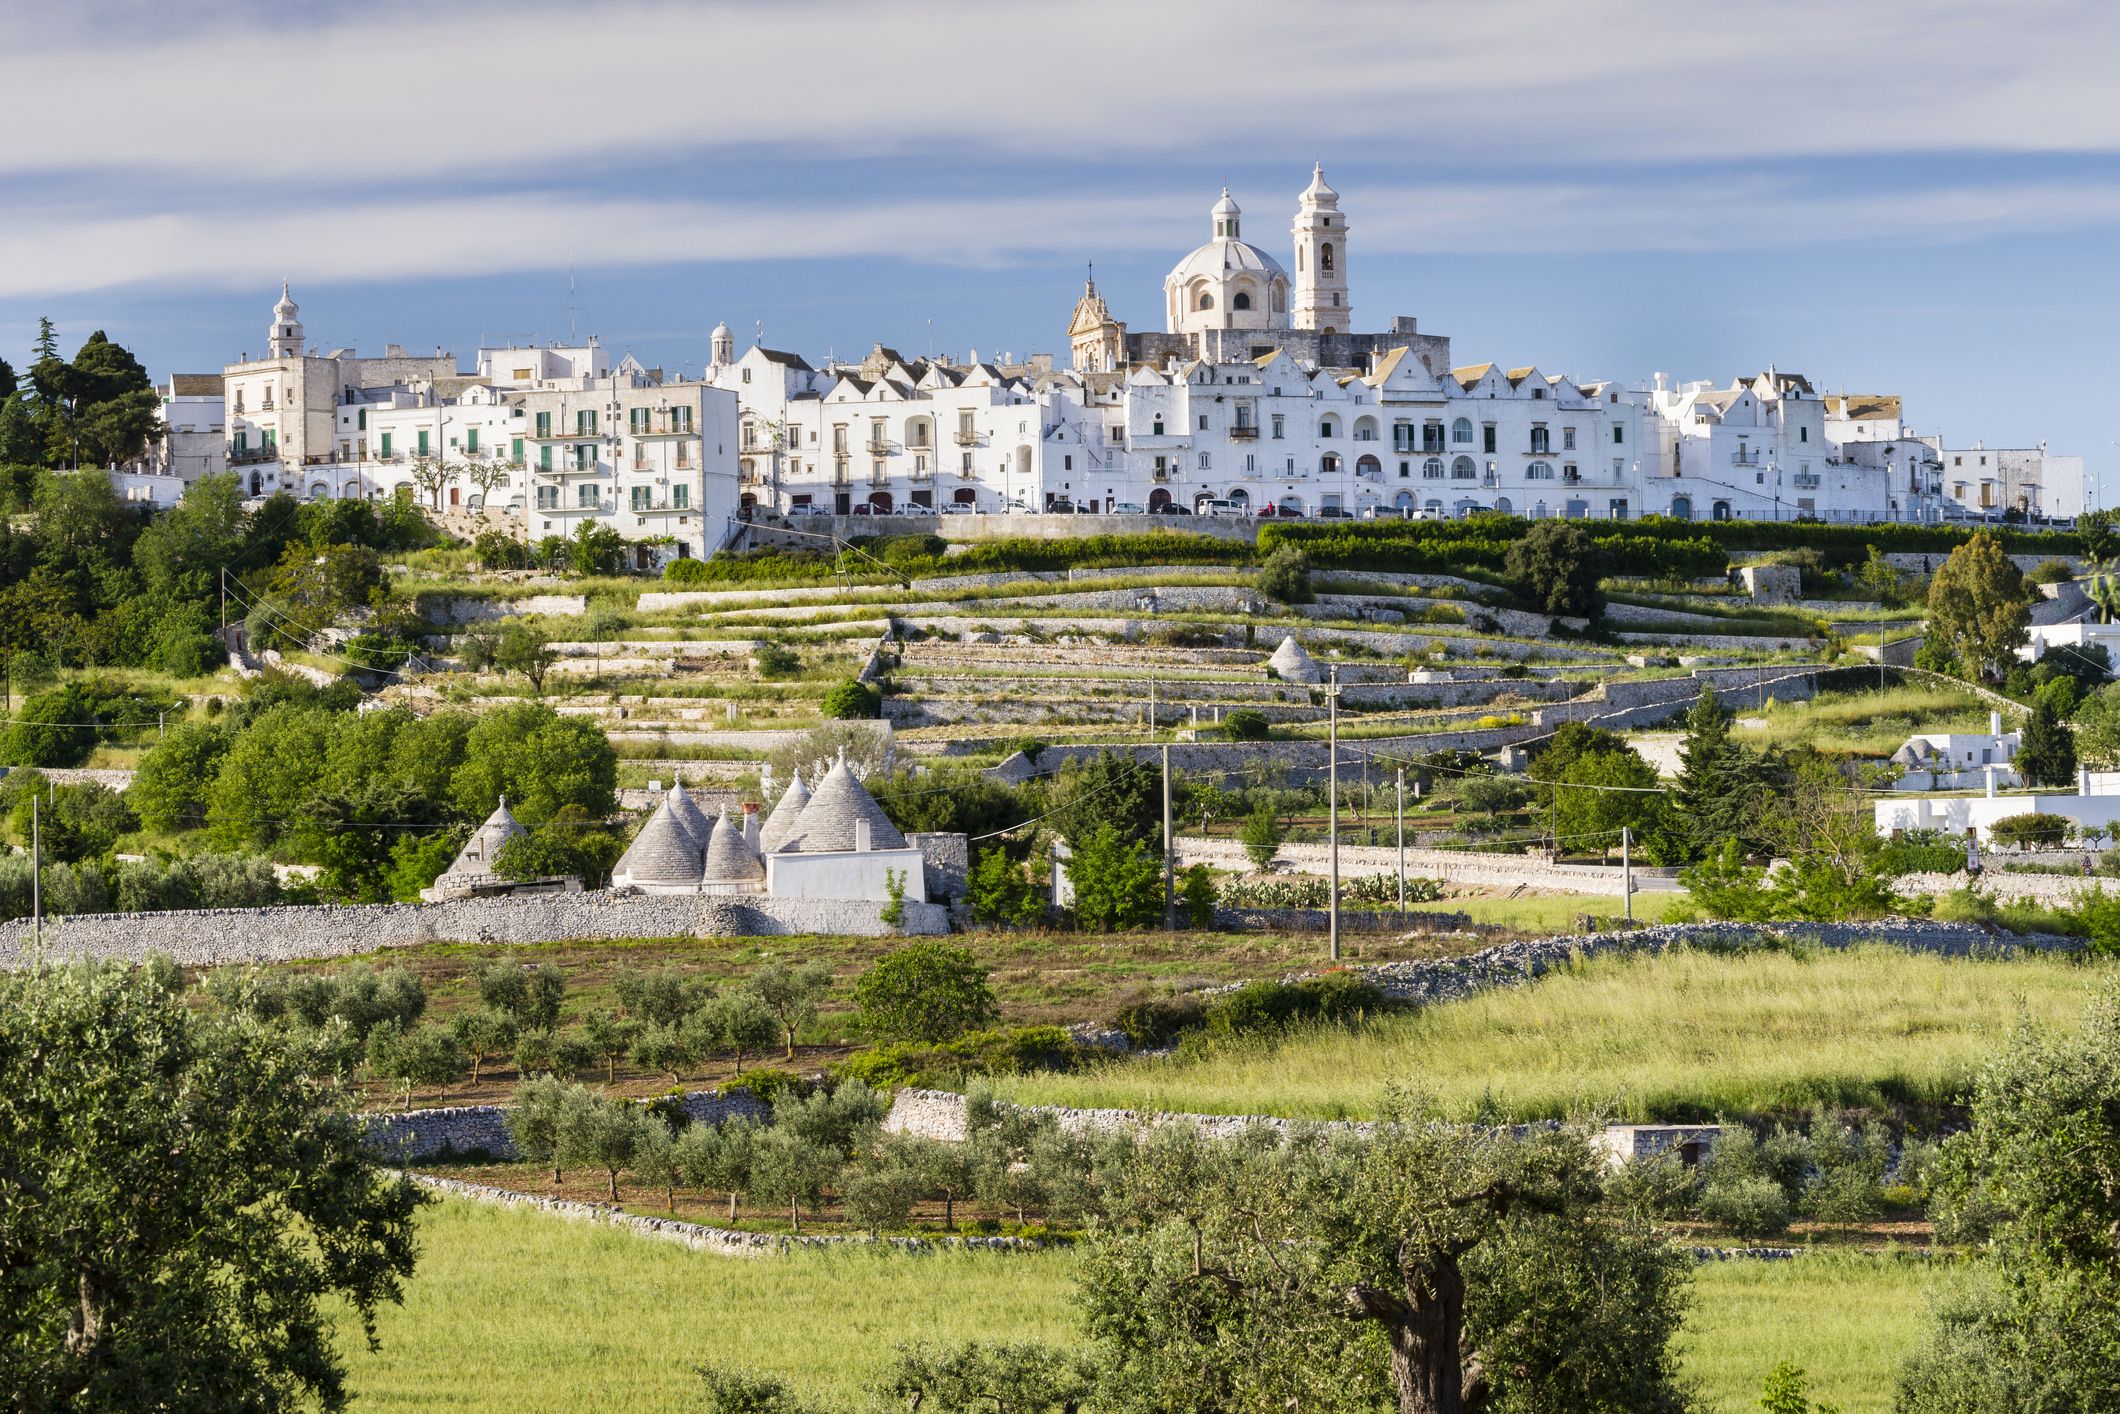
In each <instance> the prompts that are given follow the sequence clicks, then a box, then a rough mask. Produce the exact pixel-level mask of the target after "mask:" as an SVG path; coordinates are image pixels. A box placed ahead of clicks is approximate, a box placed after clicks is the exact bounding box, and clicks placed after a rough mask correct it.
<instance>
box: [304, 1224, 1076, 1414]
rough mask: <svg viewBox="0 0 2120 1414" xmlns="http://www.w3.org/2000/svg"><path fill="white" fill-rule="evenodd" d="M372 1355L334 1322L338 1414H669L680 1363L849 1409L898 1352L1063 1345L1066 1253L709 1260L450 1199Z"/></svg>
mask: <svg viewBox="0 0 2120 1414" xmlns="http://www.w3.org/2000/svg"><path fill="white" fill-rule="evenodd" d="M420 1237H421V1242H420V1257H419V1267H418V1270H417V1271H416V1273H415V1275H414V1277H413V1279H412V1281H411V1283H410V1284H409V1286H408V1287H407V1289H406V1293H405V1304H404V1306H402V1307H392V1308H386V1309H385V1310H384V1311H383V1313H382V1315H381V1319H380V1331H379V1334H380V1337H381V1340H382V1348H381V1350H380V1351H378V1352H376V1353H374V1354H370V1353H368V1352H367V1351H365V1350H363V1349H362V1348H361V1343H360V1339H359V1328H358V1327H357V1326H354V1325H352V1324H351V1323H348V1325H347V1327H346V1328H345V1329H344V1330H343V1331H342V1333H341V1338H340V1342H339V1344H340V1348H341V1350H342V1352H344V1354H345V1357H346V1361H347V1364H348V1366H349V1368H350V1371H351V1376H352V1378H351V1381H350V1383H351V1386H352V1388H353V1391H354V1392H355V1395H356V1401H355V1406H354V1407H356V1408H359V1409H368V1410H392V1411H398V1410H430V1409H431V1410H450V1411H467V1410H491V1411H495V1414H501V1412H502V1411H505V1412H506V1414H545V1411H550V1414H590V1412H591V1411H611V1414H621V1411H622V1412H623V1414H662V1411H669V1414H678V1411H688V1410H692V1409H695V1408H697V1407H698V1403H697V1395H698V1389H699V1384H698V1380H697V1378H696V1376H695V1375H694V1374H693V1367H695V1366H696V1365H698V1364H700V1363H702V1362H705V1361H713V1362H717V1363H721V1364H727V1365H733V1366H737V1367H740V1368H748V1369H752V1370H757V1371H766V1372H772V1373H775V1374H778V1375H780V1376H782V1377H783V1378H786V1379H788V1380H790V1381H791V1382H793V1383H794V1384H795V1385H796V1386H797V1387H798V1388H799V1390H800V1391H801V1392H802V1393H803V1394H804V1395H805V1396H807V1397H809V1398H810V1399H812V1400H815V1401H819V1402H824V1401H829V1402H831V1403H832V1404H834V1405H838V1406H842V1407H844V1406H849V1405H854V1404H855V1403H856V1401H857V1399H858V1397H859V1396H860V1395H861V1393H862V1392H863V1391H864V1390H865V1389H866V1388H867V1386H868V1385H869V1384H870V1383H871V1382H872V1381H873V1380H875V1379H876V1378H877V1377H878V1376H880V1375H881V1374H882V1373H883V1372H884V1371H885V1370H886V1369H887V1368H888V1366H889V1364H890V1361H891V1356H892V1348H893V1346H894V1345H896V1344H897V1343H898V1342H899V1341H911V1340H931V1341H958V1340H971V1339H985V1340H1046V1341H1054V1342H1062V1341H1067V1340H1070V1339H1072V1338H1073V1313H1072V1312H1071V1311H1070V1310H1069V1308H1068V1305H1067V1292H1068V1288H1069V1282H1070V1277H1071V1273H1072V1271H1073V1260H1074V1259H1073V1258H1072V1257H1071V1256H1069V1255H1068V1254H1066V1253H1062V1252H1048V1253H1036V1254H1022V1253H992V1252H948V1251H941V1252H930V1253H922V1254H903V1253H897V1252H890V1253H884V1252H876V1251H873V1250H866V1249H861V1248H848V1249H845V1250H832V1251H821V1252H820V1251H800V1252H791V1253H788V1254H785V1255H781V1256H772V1257H759V1258H750V1259H745V1258H730V1257H716V1256H710V1255H706V1254H703V1253H698V1252H692V1251H689V1250H687V1249H685V1248H682V1247H679V1246H676V1245H675V1244H671V1243H662V1242H654V1241H650V1240H647V1239H644V1238H640V1237H636V1236H633V1235H632V1234H630V1233H627V1232H622V1231H619V1230H616V1229H612V1228H607V1227H602V1226H596V1225H591V1224H588V1223H577V1222H569V1221H567V1220H566V1219H563V1218H557V1217H553V1216H550V1215H547V1214H543V1213H535V1212H516V1211H508V1210H502V1209H495V1208H487V1207H481V1206H478V1205H475V1204H471V1203H467V1202H462V1201H456V1200H450V1201H445V1202H443V1203H440V1204H438V1205H436V1206H435V1207H433V1208H430V1209H429V1210H427V1212H426V1213H425V1214H424V1215H423V1216H422V1217H421V1219H420Z"/></svg>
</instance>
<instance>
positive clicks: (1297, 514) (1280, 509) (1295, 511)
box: [1268, 503, 1303, 520]
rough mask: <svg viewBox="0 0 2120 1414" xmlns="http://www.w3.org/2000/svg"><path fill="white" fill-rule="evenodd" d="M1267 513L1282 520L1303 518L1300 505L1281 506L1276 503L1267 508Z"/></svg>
mask: <svg viewBox="0 0 2120 1414" xmlns="http://www.w3.org/2000/svg"><path fill="white" fill-rule="evenodd" d="M1268 514H1270V515H1273V516H1276V517H1278V518H1280V519H1282V520H1301V519H1302V518H1303V508H1302V507H1301V506H1283V505H1280V504H1278V503H1277V504H1275V505H1273V506H1272V507H1270V508H1269V509H1268Z"/></svg>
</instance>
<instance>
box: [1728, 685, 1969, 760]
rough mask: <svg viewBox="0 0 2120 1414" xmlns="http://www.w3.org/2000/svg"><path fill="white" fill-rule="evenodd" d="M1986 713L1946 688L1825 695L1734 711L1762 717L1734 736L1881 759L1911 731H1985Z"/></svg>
mask: <svg viewBox="0 0 2120 1414" xmlns="http://www.w3.org/2000/svg"><path fill="white" fill-rule="evenodd" d="M1987 714H1988V709H1987V706H1986V704H1985V703H1983V702H1982V701H1981V700H1980V699H1979V698H1977V697H1975V696H1974V695H1973V694H1972V693H1970V692H1958V691H1953V690H1952V689H1950V688H1947V687H1926V686H1924V687H1913V686H1901V687H1890V688H1885V689H1883V690H1881V691H1876V692H1828V693H1820V694H1819V695H1818V696H1817V697H1815V698H1812V699H1811V700H1810V701H1807V702H1775V703H1772V704H1771V705H1769V706H1768V707H1767V708H1766V709H1765V710H1764V711H1759V710H1753V709H1748V708H1739V709H1738V715H1739V716H1741V717H1763V718H1764V719H1765V720H1766V726H1765V727H1764V728H1761V727H1740V728H1739V729H1738V731H1737V735H1738V737H1739V738H1740V739H1741V740H1743V741H1745V742H1747V743H1748V744H1749V745H1752V746H1778V747H1793V746H1800V745H1810V746H1815V747H1817V748H1818V749H1819V750H1820V751H1824V752H1829V753H1834V754H1844V755H1867V756H1882V755H1888V754H1890V753H1891V752H1893V751H1896V750H1898V749H1899V747H1900V746H1901V744H1903V743H1904V742H1905V741H1906V739H1907V738H1908V737H1910V736H1912V735H1913V734H1914V733H1916V732H1953V731H1955V732H1974V731H1985V730H1987Z"/></svg>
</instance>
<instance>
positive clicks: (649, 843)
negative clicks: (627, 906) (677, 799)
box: [611, 797, 701, 884]
mask: <svg viewBox="0 0 2120 1414" xmlns="http://www.w3.org/2000/svg"><path fill="white" fill-rule="evenodd" d="M700 855H701V850H700V847H699V846H698V845H696V844H694V843H692V840H691V838H690V836H688V835H687V834H686V833H685V831H684V827H683V826H682V825H680V824H679V823H678V822H677V816H676V815H675V814H674V813H672V811H671V809H670V801H669V799H668V798H667V797H665V798H664V800H663V803H662V804H660V805H658V806H656V807H655V813H654V814H653V815H650V816H649V817H648V823H647V824H645V825H642V826H641V827H640V833H639V834H637V835H635V836H634V837H633V843H632V844H630V845H627V846H626V852H625V853H624V854H622V855H620V856H619V858H618V864H617V866H616V867H615V868H613V869H612V871H611V877H612V879H613V881H615V882H624V883H634V884H641V883H646V884H696V883H698V882H699V873H700Z"/></svg>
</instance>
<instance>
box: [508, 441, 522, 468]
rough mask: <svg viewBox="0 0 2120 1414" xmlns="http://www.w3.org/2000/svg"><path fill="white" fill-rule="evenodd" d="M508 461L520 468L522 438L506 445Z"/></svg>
mask: <svg viewBox="0 0 2120 1414" xmlns="http://www.w3.org/2000/svg"><path fill="white" fill-rule="evenodd" d="M508 460H509V461H512V462H514V463H515V464H516V465H517V466H521V465H522V464H523V439H522V438H520V437H517V438H515V439H514V440H512V441H510V442H509V443H508Z"/></svg>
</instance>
